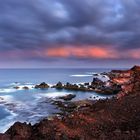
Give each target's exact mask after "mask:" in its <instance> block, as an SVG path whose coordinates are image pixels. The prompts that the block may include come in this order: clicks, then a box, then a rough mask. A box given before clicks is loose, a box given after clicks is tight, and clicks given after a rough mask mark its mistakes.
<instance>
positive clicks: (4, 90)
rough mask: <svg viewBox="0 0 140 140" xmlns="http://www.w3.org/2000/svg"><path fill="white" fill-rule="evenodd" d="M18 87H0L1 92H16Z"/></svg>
mask: <svg viewBox="0 0 140 140" xmlns="http://www.w3.org/2000/svg"><path fill="white" fill-rule="evenodd" d="M15 91H16V89H13V88H4V89H0V93H9V92H15Z"/></svg>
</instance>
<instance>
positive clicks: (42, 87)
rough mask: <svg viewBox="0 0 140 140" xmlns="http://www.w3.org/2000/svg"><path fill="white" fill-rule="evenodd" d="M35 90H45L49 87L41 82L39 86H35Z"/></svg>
mask: <svg viewBox="0 0 140 140" xmlns="http://www.w3.org/2000/svg"><path fill="white" fill-rule="evenodd" d="M35 88H40V89H47V88H49V85H48V84H46V83H45V82H43V83H41V84H40V85H36V86H35Z"/></svg>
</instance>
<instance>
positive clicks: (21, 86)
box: [17, 84, 34, 90]
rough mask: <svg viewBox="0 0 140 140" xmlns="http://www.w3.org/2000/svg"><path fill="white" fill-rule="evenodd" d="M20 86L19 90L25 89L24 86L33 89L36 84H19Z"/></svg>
mask: <svg viewBox="0 0 140 140" xmlns="http://www.w3.org/2000/svg"><path fill="white" fill-rule="evenodd" d="M18 87H19V88H18V89H17V90H24V87H28V88H29V89H33V88H34V85H28V84H27V85H20V86H18Z"/></svg>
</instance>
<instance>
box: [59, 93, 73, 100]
mask: <svg viewBox="0 0 140 140" xmlns="http://www.w3.org/2000/svg"><path fill="white" fill-rule="evenodd" d="M75 97H76V95H75V94H68V95H65V96H61V97H59V99H63V100H65V101H70V100H72V99H73V98H75Z"/></svg>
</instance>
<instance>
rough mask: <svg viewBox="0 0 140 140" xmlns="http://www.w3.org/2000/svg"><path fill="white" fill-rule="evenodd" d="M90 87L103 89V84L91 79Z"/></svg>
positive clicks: (96, 79) (98, 80)
mask: <svg viewBox="0 0 140 140" xmlns="http://www.w3.org/2000/svg"><path fill="white" fill-rule="evenodd" d="M91 85H92V86H93V87H95V88H100V87H103V86H104V85H105V83H104V82H103V81H101V80H100V79H98V78H93V81H92V83H91Z"/></svg>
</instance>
